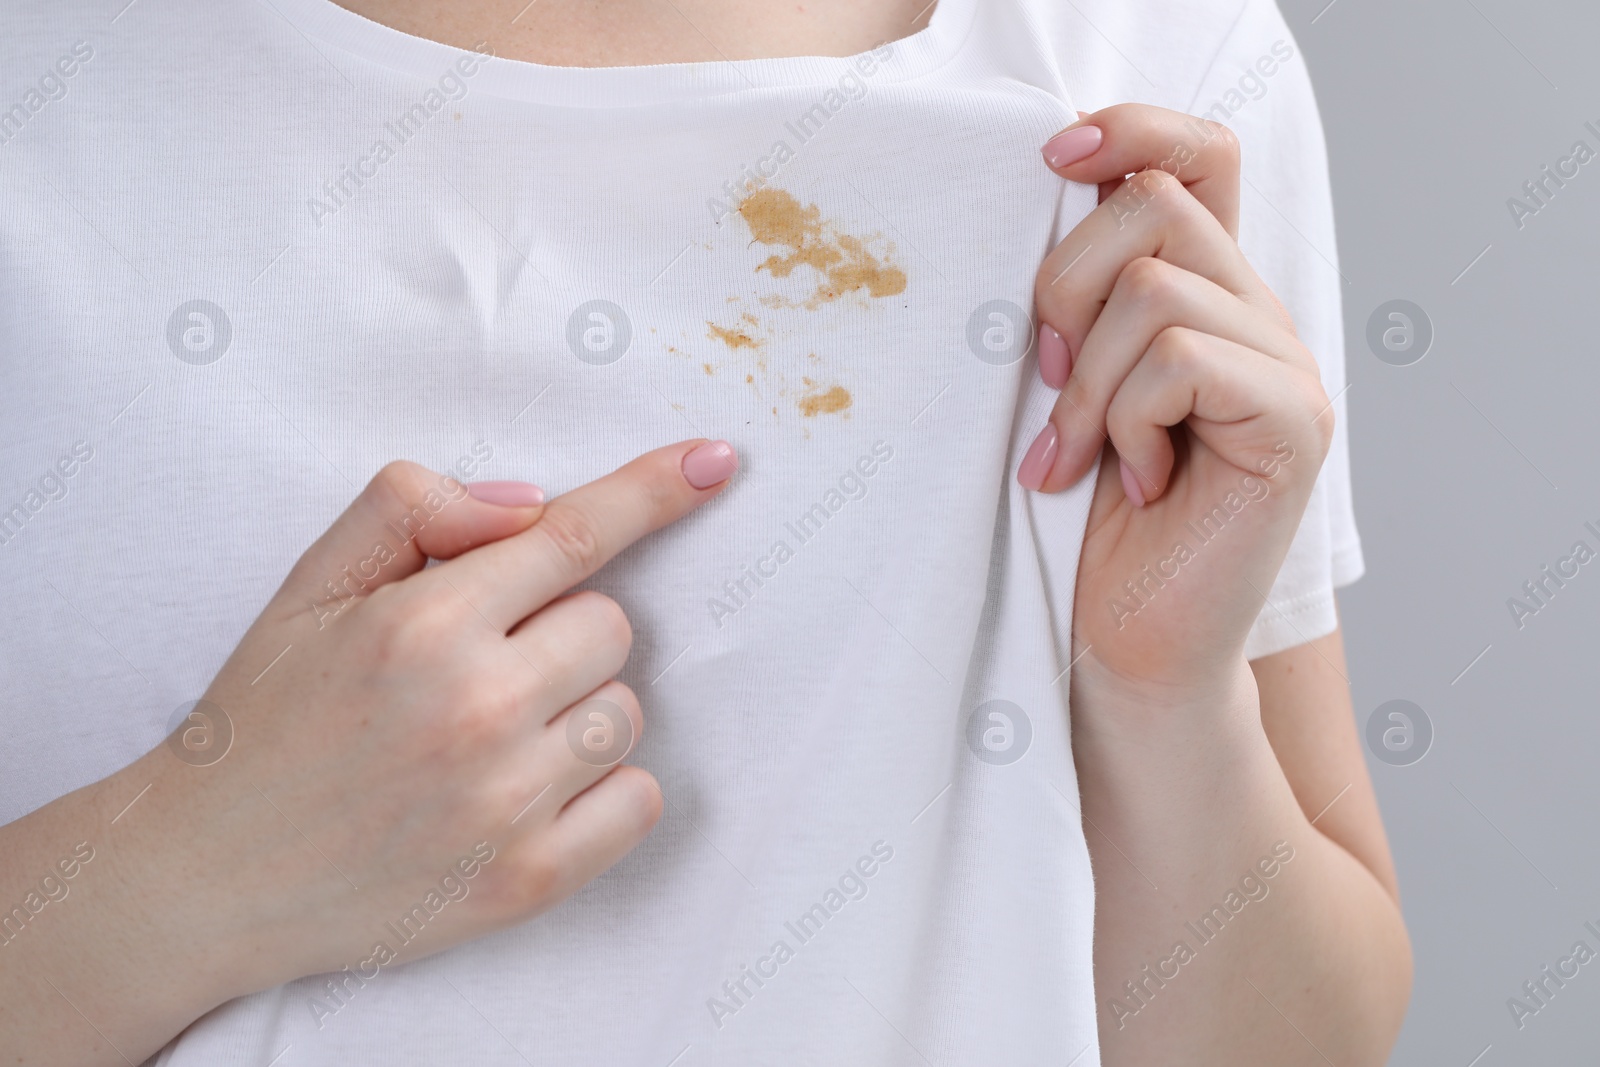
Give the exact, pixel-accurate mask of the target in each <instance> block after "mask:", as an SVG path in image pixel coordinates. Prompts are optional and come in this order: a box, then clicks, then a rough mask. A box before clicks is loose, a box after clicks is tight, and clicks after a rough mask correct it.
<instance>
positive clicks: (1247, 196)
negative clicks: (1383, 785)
mask: <svg viewBox="0 0 1600 1067" xmlns="http://www.w3.org/2000/svg"><path fill="white" fill-rule="evenodd" d="M1184 110H1186V111H1188V112H1190V113H1192V114H1196V115H1200V116H1202V117H1204V118H1209V119H1214V120H1216V121H1218V122H1221V123H1223V124H1224V125H1226V126H1228V127H1229V128H1230V129H1232V130H1233V131H1234V132H1235V133H1236V134H1238V136H1239V140H1240V144H1241V147H1242V151H1243V165H1244V180H1243V182H1242V183H1241V189H1240V195H1241V208H1240V222H1239V244H1240V246H1241V247H1242V248H1243V249H1244V253H1245V255H1246V257H1247V258H1248V259H1249V260H1250V262H1251V264H1252V265H1253V266H1254V267H1255V269H1256V271H1257V272H1258V273H1259V274H1260V275H1261V277H1262V279H1263V280H1264V281H1265V282H1266V283H1267V285H1268V286H1270V287H1271V288H1272V290H1273V292H1275V293H1276V294H1277V295H1278V298H1279V299H1280V300H1282V301H1283V303H1284V305H1285V307H1287V308H1288V310H1289V313H1290V314H1291V315H1292V316H1293V317H1294V321H1295V326H1296V328H1297V329H1298V331H1299V334H1300V339H1301V341H1302V342H1303V343H1304V344H1305V345H1306V346H1307V347H1308V348H1309V349H1310V350H1311V353H1312V355H1314V356H1315V357H1316V360H1317V365H1318V367H1319V368H1320V369H1321V373H1322V384H1323V388H1324V389H1326V390H1327V393H1328V396H1330V397H1332V398H1333V405H1334V413H1335V416H1336V429H1335V431H1334V438H1333V446H1332V448H1331V449H1330V450H1329V452H1328V458H1327V460H1326V461H1325V462H1324V463H1323V466H1322V471H1321V473H1320V474H1319V476H1318V478H1317V485H1316V488H1315V490H1314V492H1313V494H1312V497H1311V502H1310V504H1309V505H1308V506H1307V508H1306V513H1305V517H1304V518H1303V519H1302V520H1301V523H1300V530H1299V532H1298V533H1297V534H1296V535H1295V539H1294V543H1293V545H1292V546H1291V547H1290V549H1289V554H1288V557H1287V558H1286V559H1285V560H1284V564H1283V569H1282V570H1281V571H1280V572H1279V573H1278V579H1277V581H1276V582H1275V583H1274V584H1273V586H1272V589H1271V592H1270V593H1269V595H1268V597H1267V600H1266V602H1265V603H1264V604H1263V605H1262V609H1261V614H1260V615H1259V617H1258V618H1257V619H1256V622H1255V625H1254V626H1253V627H1252V628H1251V631H1250V636H1249V639H1248V640H1247V642H1246V644H1245V654H1246V655H1247V656H1248V657H1249V658H1250V659H1256V658H1259V657H1261V656H1267V655H1271V654H1272V653H1274V652H1281V651H1283V650H1284V649H1288V648H1293V647H1294V646H1296V645H1300V644H1304V643H1306V642H1307V641H1311V640H1313V639H1315V638H1318V637H1323V636H1325V635H1327V634H1329V633H1332V632H1333V630H1334V629H1335V628H1336V627H1337V626H1338V624H1339V622H1338V616H1337V614H1336V612H1335V605H1334V595H1333V594H1334V590H1335V589H1337V588H1340V587H1341V586H1345V585H1348V584H1350V583H1351V582H1353V581H1355V580H1356V579H1357V578H1359V577H1361V574H1362V572H1363V570H1364V569H1365V565H1364V563H1363V561H1362V556H1361V541H1360V539H1359V537H1358V536H1357V533H1356V523H1355V513H1354V510H1353V508H1352V505H1351V494H1350V446H1349V436H1348V434H1349V430H1348V420H1347V418H1346V404H1345V372H1344V324H1343V319H1342V309H1341V297H1342V287H1343V286H1344V284H1345V282H1344V279H1343V276H1342V275H1341V274H1340V272H1339V265H1338V264H1339V257H1338V250H1337V248H1336V246H1335V242H1334V228H1333V200H1332V195H1331V190H1330V187H1329V180H1328V159H1327V147H1326V144H1325V142H1324V140H1323V133H1322V119H1321V116H1320V115H1319V114H1318V111H1317V102H1316V98H1315V96H1314V95H1313V93H1312V89H1311V79H1310V77H1309V75H1308V74H1307V71H1306V66H1305V60H1304V57H1303V56H1302V55H1301V53H1300V48H1299V45H1298V44H1297V43H1296V42H1295V40H1294V37H1293V35H1292V34H1291V33H1290V32H1289V27H1288V25H1287V24H1286V23H1285V22H1284V20H1283V16H1282V14H1281V13H1280V12H1279V11H1278V8H1277V6H1276V4H1275V3H1273V2H1272V0H1247V3H1246V6H1245V9H1244V11H1243V12H1242V13H1241V15H1240V17H1239V19H1238V21H1237V23H1235V25H1234V28H1233V30H1232V32H1231V33H1229V35H1228V37H1227V39H1226V40H1225V41H1224V43H1223V45H1222V47H1221V49H1220V50H1219V51H1218V52H1217V54H1216V59H1215V60H1214V61H1213V62H1212V64H1211V66H1210V68H1209V69H1208V71H1207V72H1206V74H1205V76H1204V78H1203V79H1202V80H1201V82H1200V85H1199V87H1198V88H1197V89H1196V91H1195V95H1194V99H1193V101H1192V102H1191V103H1190V105H1189V106H1188V107H1187V108H1185V109H1184Z"/></svg>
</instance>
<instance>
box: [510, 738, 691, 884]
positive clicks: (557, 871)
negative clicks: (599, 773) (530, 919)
mask: <svg viewBox="0 0 1600 1067" xmlns="http://www.w3.org/2000/svg"><path fill="white" fill-rule="evenodd" d="M541 803H543V802H542V801H541ZM662 803H663V798H662V795H661V787H660V786H659V785H657V784H656V780H655V778H654V777H652V776H651V775H650V773H649V772H648V771H645V770H642V769H641V768H638V767H629V766H621V767H615V768H613V769H612V770H611V772H610V773H609V774H607V775H605V776H604V777H603V778H601V779H600V780H599V781H598V782H597V783H595V784H594V785H593V786H591V787H590V788H589V789H587V790H585V791H584V792H583V793H581V794H579V795H578V796H577V797H576V798H575V799H573V800H572V802H571V803H569V804H568V805H567V806H566V807H565V808H564V809H562V811H561V812H560V813H559V814H558V815H557V816H556V819H555V821H554V822H553V823H551V824H550V826H549V827H548V829H547V830H546V832H545V833H544V834H543V835H541V836H540V837H539V839H538V841H537V843H536V844H533V843H530V845H529V846H528V847H529V848H531V849H533V850H534V851H533V852H532V853H531V854H529V855H528V856H527V857H525V860H524V863H525V864H526V865H527V866H530V867H531V868H532V869H533V870H535V871H536V872H538V873H539V875H540V877H539V881H540V882H541V883H543V884H544V885H545V886H546V892H545V894H541V895H542V896H544V897H545V899H547V900H548V901H549V902H550V903H554V902H556V901H559V900H562V899H564V898H566V897H568V896H570V895H572V894H573V893H575V892H577V891H578V890H579V889H580V888H582V887H583V886H584V885H587V884H588V883H589V882H591V881H593V880H594V879H595V878H597V877H599V875H600V874H601V873H602V872H604V871H606V870H608V869H609V868H611V867H612V866H614V865H615V864H616V862H617V861H618V860H620V859H621V858H622V857H624V856H626V855H627V854H628V853H629V852H632V851H633V850H634V849H635V848H636V847H638V845H639V843H640V842H641V841H643V840H644V839H645V838H646V837H648V836H649V835H650V831H651V830H652V829H654V828H655V825H656V823H657V822H659V821H660V819H661V808H662Z"/></svg>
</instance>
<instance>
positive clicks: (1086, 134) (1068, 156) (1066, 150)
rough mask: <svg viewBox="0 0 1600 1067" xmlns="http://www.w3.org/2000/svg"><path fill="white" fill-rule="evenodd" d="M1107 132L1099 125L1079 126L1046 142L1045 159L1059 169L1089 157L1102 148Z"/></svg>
mask: <svg viewBox="0 0 1600 1067" xmlns="http://www.w3.org/2000/svg"><path fill="white" fill-rule="evenodd" d="M1104 141H1105V133H1104V132H1103V131H1102V130H1101V129H1100V127H1098V126H1079V127H1077V128H1075V129H1071V130H1068V131H1067V132H1066V133H1058V134H1056V135H1055V136H1054V137H1052V138H1050V140H1048V141H1046V142H1045V143H1044V159H1045V162H1046V163H1048V164H1050V165H1051V166H1052V167H1054V168H1056V169H1057V170H1060V169H1062V168H1063V167H1070V166H1072V165H1073V164H1074V163H1077V162H1079V161H1080V160H1085V159H1088V158H1089V157H1090V156H1092V155H1094V154H1095V153H1096V152H1098V151H1099V150H1100V145H1101V144H1102V143H1104Z"/></svg>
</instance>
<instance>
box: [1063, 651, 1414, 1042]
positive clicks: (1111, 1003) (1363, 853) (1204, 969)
mask: <svg viewBox="0 0 1600 1067" xmlns="http://www.w3.org/2000/svg"><path fill="white" fill-rule="evenodd" d="M1324 657H1326V659H1324ZM1251 666H1252V668H1253V671H1242V672H1240V673H1239V674H1238V676H1237V677H1236V679H1235V685H1234V686H1233V687H1232V689H1231V691H1229V692H1226V693H1219V694H1217V698H1216V699H1214V700H1211V701H1206V702H1204V703H1201V704H1197V705H1192V706H1187V707H1175V706H1172V705H1171V704H1170V703H1165V702H1164V701H1163V700H1162V699H1160V697H1158V696H1156V695H1154V694H1152V695H1151V699H1149V700H1148V701H1138V702H1129V703H1127V704H1124V705H1123V706H1121V707H1117V708H1106V707H1102V708H1101V709H1100V714H1098V715H1096V716H1093V717H1088V716H1085V717H1082V718H1081V719H1075V726H1074V736H1073V743H1074V750H1075V752H1076V757H1077V762H1078V766H1079V774H1080V782H1081V787H1082V791H1083V805H1084V808H1083V810H1084V817H1085V829H1086V831H1087V833H1088V835H1089V843H1090V851H1091V854H1092V855H1093V857H1094V861H1095V887H1096V893H1097V904H1096V917H1095V925H1096V939H1095V985H1096V988H1097V990H1098V991H1099V996H1100V1005H1099V1007H1100V1033H1101V1042H1102V1056H1103V1061H1104V1062H1105V1063H1106V1064H1107V1065H1118V1067H1120V1065H1135V1064H1137V1065H1143V1064H1152V1065H1156V1064H1161V1065H1167V1064H1172V1063H1176V1062H1182V1063H1187V1064H1213V1063H1216V1064H1225V1063H1226V1064H1233V1063H1252V1064H1253V1063H1272V1064H1307V1065H1310V1064H1325V1063H1328V1062H1332V1063H1335V1064H1338V1065H1339V1067H1355V1065H1362V1064H1381V1063H1383V1062H1384V1060H1385V1058H1386V1057H1387V1054H1388V1050H1389V1048H1390V1046H1391V1045H1392V1043H1393V1041H1394V1037H1395V1035H1396V1034H1397V1033H1398V1031H1399V1027H1400V1023H1401V1020H1402V1018H1403V1017H1404V1014H1405V1007H1406V1002H1407V998H1408V996H1409V993H1410V981H1411V960H1410V953H1409V948H1408V945H1407V941H1406V936H1405V929H1404V926H1403V925H1402V923H1401V918H1400V913H1399V906H1398V903H1397V901H1396V899H1395V895H1394V893H1395V890H1394V875H1393V869H1392V866H1391V864H1390V862H1389V857H1388V850H1387V846H1386V844H1385V841H1384V835H1383V828H1382V824H1381V822H1380V821H1379V818H1378V813H1377V808H1376V803H1375V800H1374V798H1373V796H1372V790H1371V785H1370V783H1369V782H1368V780H1367V776H1366V770H1365V765H1364V763H1363V761H1362V757H1361V754H1360V751H1359V748H1358V746H1357V741H1356V736H1355V731H1354V729H1353V728H1352V725H1351V722H1352V720H1351V713H1350V701H1349V695H1348V688H1347V686H1346V684H1345V682H1344V679H1343V678H1342V677H1341V676H1340V672H1341V671H1342V670H1343V655H1342V647H1341V642H1340V640H1339V637H1338V635H1337V634H1334V635H1331V636H1330V637H1327V638H1323V639H1321V640H1319V641H1317V642H1314V643H1313V644H1309V645H1303V646H1300V647H1298V648H1295V649H1291V650H1289V651H1286V652H1282V653H1279V654H1277V655H1275V656H1269V657H1266V658H1265V659H1262V660H1259V661H1257V662H1256V663H1254V664H1252V665H1251ZM1252 675H1253V677H1252ZM1346 786H1348V789H1346ZM1341 791H1343V795H1342V796H1340V795H1339V794H1340V793H1341ZM1335 797H1338V799H1337V801H1336V802H1334V803H1332V805H1331V806H1329V804H1330V801H1333V800H1334V798H1335ZM1324 809H1325V810H1324ZM1313 819H1315V820H1316V821H1315V823H1313V822H1312V821H1311V820H1313ZM1230 894H1233V895H1232V896H1231V897H1230ZM1180 945H1181V946H1184V947H1183V948H1181V949H1180V948H1179V946H1180Z"/></svg>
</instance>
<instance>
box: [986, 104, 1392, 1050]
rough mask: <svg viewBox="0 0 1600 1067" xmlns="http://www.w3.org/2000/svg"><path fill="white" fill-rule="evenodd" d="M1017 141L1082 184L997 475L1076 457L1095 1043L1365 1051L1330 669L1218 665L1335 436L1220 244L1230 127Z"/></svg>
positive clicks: (1356, 817) (1346, 735) (1233, 182)
mask: <svg viewBox="0 0 1600 1067" xmlns="http://www.w3.org/2000/svg"><path fill="white" fill-rule="evenodd" d="M1045 158H1046V161H1047V162H1048V163H1049V164H1050V165H1051V166H1052V167H1053V168H1054V169H1055V170H1056V171H1057V172H1058V173H1060V174H1062V176H1064V177H1067V178H1070V179H1073V180H1076V181H1080V182H1093V183H1098V184H1099V185H1100V188H1101V203H1100V205H1099V206H1098V207H1097V208H1096V209H1095V210H1094V211H1092V212H1090V214H1089V215H1088V216H1087V217H1086V218H1085V219H1083V220H1082V221H1081V222H1079V224H1078V225H1077V226H1076V227H1074V229H1073V230H1072V232H1071V233H1069V234H1068V235H1067V237H1066V239H1065V240H1064V241H1063V242H1062V243H1061V244H1060V245H1059V246H1057V247H1056V248H1055V249H1054V250H1053V251H1052V252H1051V253H1050V255H1049V256H1048V257H1047V258H1046V260H1045V263H1044V265H1043V267H1042V269H1041V270H1040V273H1039V277H1038V282H1037V284H1036V287H1035V300H1036V303H1037V305H1038V307H1039V312H1040V316H1041V318H1042V319H1044V320H1045V322H1046V323H1047V324H1048V326H1049V329H1043V328H1042V329H1041V334H1042V335H1043V336H1042V338H1041V343H1040V357H1039V365H1040V373H1041V375H1042V376H1043V378H1044V380H1045V382H1046V383H1047V384H1049V385H1052V386H1054V387H1056V388H1058V389H1060V390H1061V396H1060V399H1059V400H1058V402H1057V404H1056V408H1055V410H1054V411H1053V412H1052V414H1051V418H1050V423H1049V424H1048V425H1047V426H1046V427H1045V428H1044V429H1043V430H1041V431H1040V434H1039V436H1038V438H1037V439H1036V441H1035V443H1034V445H1033V446H1032V447H1031V448H1030V450H1029V452H1028V454H1027V456H1026V457H1025V458H1024V459H1023V461H1022V463H1021V465H1020V466H1019V468H1018V474H1017V477H1018V480H1019V481H1020V482H1021V483H1022V484H1023V485H1024V486H1026V487H1028V488H1032V489H1037V490H1040V491H1047V492H1048V491H1055V490H1058V489H1061V488H1064V487H1066V486H1068V485H1072V484H1075V483H1076V482H1077V481H1078V480H1079V479H1080V478H1082V477H1083V476H1084V475H1085V474H1087V473H1088V472H1089V471H1091V470H1093V469H1094V467H1095V466H1096V465H1097V464H1098V465H1099V468H1100V474H1099V478H1098V480H1097V482H1096V485H1095V492H1094V499H1093V501H1092V502H1091V505H1090V511H1089V517H1088V522H1087V526H1086V530H1085V535H1084V543H1083V550H1082V555H1081V558H1080V561H1079V567H1078V583H1077V589H1076V593H1075V602H1074V606H1073V642H1074V644H1073V648H1072V653H1073V662H1074V664H1075V666H1074V667H1073V668H1072V672H1071V686H1072V732H1073V750H1074V757H1075V759H1076V762H1077V765H1078V773H1079V785H1080V789H1081V792H1082V798H1083V816H1084V823H1085V830H1086V833H1087V835H1088V840H1089V847H1090V850H1091V854H1092V857H1093V859H1094V871H1095V880H1096V888H1097V900H1096V917H1095V977H1096V991H1097V994H1098V996H1099V998H1100V1032H1101V1036H1102V1052H1103V1062H1104V1063H1106V1064H1108V1065H1111V1067H1122V1065H1127V1064H1161V1065H1165V1064H1171V1063H1175V1062H1181V1063H1185V1064H1230V1065H1231V1064H1235V1063H1249V1064H1257V1063H1273V1064H1286V1063H1287V1064H1320V1063H1325V1062H1327V1063H1337V1064H1339V1067H1359V1065H1363V1064H1377V1063H1381V1062H1382V1061H1383V1060H1384V1058H1385V1057H1386V1055H1387V1052H1388V1049H1389V1047H1390V1045H1391V1044H1392V1042H1393V1039H1394V1037H1395V1035H1396V1033H1397V1031H1398V1029H1399V1025H1400V1020H1401V1017H1402V1015H1403V1012H1404V1007H1405V1001H1406V997H1407V992H1408V989H1409V981H1410V976H1409V970H1410V965H1409V959H1408V949H1407V945H1406V938H1405V931H1404V928H1403V926H1402V923H1401V918H1400V912H1399V907H1398V904H1397V902H1396V900H1395V897H1394V895H1393V892H1392V885H1393V880H1392V872H1391V871H1390V869H1389V866H1388V861H1387V857H1386V855H1385V854H1384V851H1383V847H1382V835H1381V830H1375V829H1374V824H1375V819H1376V815H1375V812H1374V811H1373V810H1372V798H1371V794H1370V791H1369V789H1368V786H1367V785H1366V782H1365V778H1364V776H1362V775H1361V770H1360V769H1361V760H1360V755H1359V752H1358V750H1357V749H1356V748H1355V747H1354V742H1353V735H1352V733H1351V723H1350V721H1349V719H1350V708H1349V697H1348V693H1347V691H1346V688H1345V685H1344V682H1343V678H1342V675H1343V668H1342V666H1339V667H1338V668H1337V669H1332V668H1329V669H1327V670H1321V669H1317V670H1312V669H1309V668H1308V666H1307V660H1306V657H1307V655H1308V654H1309V655H1310V656H1318V655H1319V653H1321V654H1323V655H1327V654H1328V650H1327V649H1324V648H1321V647H1313V648H1310V649H1308V650H1304V651H1297V652H1296V653H1292V654H1286V656H1285V657H1283V658H1279V659H1275V660H1272V661H1271V662H1264V663H1263V664H1262V665H1261V666H1260V668H1259V670H1260V681H1258V679H1257V671H1256V670H1254V669H1252V666H1251V665H1250V664H1249V663H1248V662H1247V661H1246V660H1245V647H1246V644H1247V638H1248V635H1249V633H1250V631H1251V628H1252V626H1253V624H1254V623H1255V621H1256V619H1257V618H1258V616H1259V614H1260V612H1261V610H1262V599H1263V597H1264V596H1265V594H1264V593H1263V590H1268V589H1271V588H1272V586H1273V583H1274V581H1275V579H1276V577H1277V575H1278V573H1279V571H1280V569H1281V567H1282V565H1283V561H1284V558H1285V555H1286V553H1287V552H1288V549H1289V546H1290V544H1291V543H1292V541H1293V540H1294V536H1295V533H1296V531H1297V530H1298V529H1299V527H1300V524H1301V521H1302V517H1303V516H1304V514H1305V511H1306V505H1307V502H1308V500H1309V499H1310V498H1311V495H1312V492H1313V489H1314V488H1315V486H1316V483H1317V476H1318V472H1319V470H1320V469H1321V466H1322V461H1323V459H1324V458H1325V457H1326V456H1327V454H1328V450H1329V447H1330V444H1331V442H1332V440H1333V436H1334V426H1333V406H1332V403H1331V402H1330V400H1329V398H1328V395H1327V393H1326V391H1325V390H1324V388H1323V385H1322V381H1321V377H1320V372H1319V369H1318V367H1317V364H1316V361H1315V359H1314V358H1313V357H1312V355H1311V353H1310V351H1309V350H1308V349H1307V348H1306V346H1305V344H1304V343H1303V342H1302V341H1301V340H1300V339H1299V337H1298V336H1297V335H1296V332H1295V328H1294V323H1293V321H1292V319H1291V317H1290V316H1289V314H1288V312H1287V311H1286V310H1285V309H1284V307H1283V305H1282V303H1281V302H1280V301H1279V300H1278V299H1277V297H1276V296H1275V294H1274V293H1273V292H1272V291H1271V290H1270V289H1269V288H1268V287H1267V286H1266V284H1265V283H1264V282H1263V281H1262V280H1261V278H1260V276H1259V275H1258V274H1257V273H1256V272H1255V270H1254V269H1253V268H1252V267H1251V265H1250V263H1249V262H1248V261H1247V260H1246V259H1245V257H1244V255H1243V253H1242V251H1241V249H1240V248H1239V245H1238V227H1239V185H1240V152H1239V143H1238V139H1237V138H1236V137H1235V136H1233V134H1232V132H1231V131H1229V130H1227V129H1226V128H1225V127H1222V126H1220V125H1218V124H1216V123H1210V122H1205V121H1203V120H1199V119H1195V118H1192V117H1189V116H1184V115H1180V114H1177V113H1175V112H1171V111H1163V110H1161V109H1158V108H1153V107H1148V106H1144V105H1119V106H1116V107H1111V108H1107V109H1105V110H1103V111H1100V112H1097V113H1095V114H1093V115H1089V116H1086V117H1085V118H1084V119H1083V120H1082V121H1081V122H1079V123H1077V124H1075V126H1074V127H1072V128H1071V129H1069V130H1068V131H1064V132H1063V133H1062V134H1060V135H1058V136H1057V137H1055V138H1053V139H1052V140H1051V141H1050V143H1049V144H1048V145H1047V146H1046V148H1045ZM1129 174H1132V177H1131V178H1126V177H1125V176H1127V175H1129ZM1108 442H1109V445H1110V447H1107V443H1108ZM1335 653H1336V648H1335ZM1319 658H1320V657H1319ZM1335 658H1336V655H1328V659H1329V660H1334V659H1335ZM1323 666H1327V664H1324V665H1323ZM1291 668H1292V669H1291ZM1280 750H1281V752H1280ZM1345 785H1349V786H1350V789H1349V791H1348V792H1346V793H1345V794H1344V795H1343V796H1342V797H1340V796H1339V792H1340V790H1341V789H1343V788H1344V786H1345ZM1335 797H1338V798H1339V804H1335V805H1334V806H1333V808H1331V809H1330V810H1329V811H1328V812H1327V813H1324V812H1323V811H1322V809H1323V808H1325V807H1327V805H1328V802H1329V801H1332V800H1334V799H1335ZM1346 802H1350V806H1349V807H1348V808H1345V809H1343V810H1340V806H1339V805H1340V804H1344V803H1346ZM1313 819H1315V820H1316V822H1317V825H1313V823H1312V820H1313ZM1325 819H1327V820H1337V821H1330V830H1329V831H1328V832H1324V830H1323V829H1321V828H1320V824H1321V823H1322V822H1323V821H1324V820H1325ZM1347 843H1348V846H1349V847H1348V848H1347V847H1346V844H1347ZM1368 864H1371V866H1368ZM1375 872H1376V873H1375Z"/></svg>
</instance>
